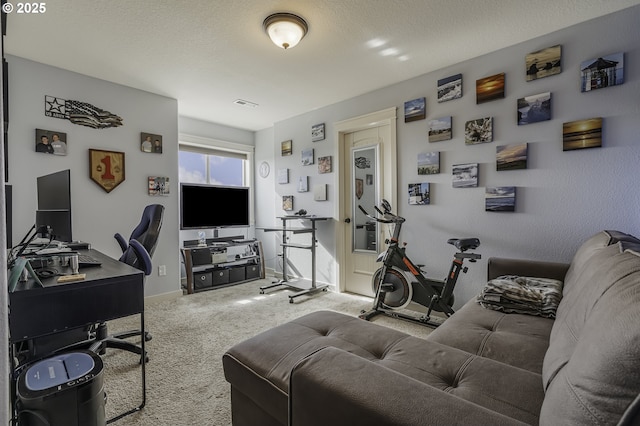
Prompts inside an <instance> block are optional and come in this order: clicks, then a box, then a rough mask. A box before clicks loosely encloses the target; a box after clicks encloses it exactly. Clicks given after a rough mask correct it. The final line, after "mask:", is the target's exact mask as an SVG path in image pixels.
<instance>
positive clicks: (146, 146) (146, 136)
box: [140, 133, 162, 154]
mask: <svg viewBox="0 0 640 426" xmlns="http://www.w3.org/2000/svg"><path fill="white" fill-rule="evenodd" d="M140 151H142V152H152V153H156V154H162V135H154V134H153V133H140Z"/></svg>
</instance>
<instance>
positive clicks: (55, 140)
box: [36, 129, 67, 155]
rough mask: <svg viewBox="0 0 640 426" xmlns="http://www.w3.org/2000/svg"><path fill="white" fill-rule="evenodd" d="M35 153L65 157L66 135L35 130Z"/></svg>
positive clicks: (51, 131)
mask: <svg viewBox="0 0 640 426" xmlns="http://www.w3.org/2000/svg"><path fill="white" fill-rule="evenodd" d="M36 152H41V153H45V154H53V155H67V134H66V133H62V132H56V131H53V130H43V129H36Z"/></svg>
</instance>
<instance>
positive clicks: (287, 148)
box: [280, 139, 293, 157]
mask: <svg viewBox="0 0 640 426" xmlns="http://www.w3.org/2000/svg"><path fill="white" fill-rule="evenodd" d="M291 154H293V141H292V140H291V139H289V140H288V141H284V142H282V143H281V144H280V155H281V156H283V157H284V156H285V155H291Z"/></svg>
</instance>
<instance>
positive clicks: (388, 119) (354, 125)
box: [334, 107, 398, 292]
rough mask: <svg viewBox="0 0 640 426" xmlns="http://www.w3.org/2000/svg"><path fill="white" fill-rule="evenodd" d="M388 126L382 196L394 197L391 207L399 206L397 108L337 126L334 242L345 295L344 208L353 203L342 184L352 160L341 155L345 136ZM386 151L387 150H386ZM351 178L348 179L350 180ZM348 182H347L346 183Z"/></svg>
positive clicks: (340, 122) (346, 121)
mask: <svg viewBox="0 0 640 426" xmlns="http://www.w3.org/2000/svg"><path fill="white" fill-rule="evenodd" d="M384 125H388V126H389V133H390V138H389V144H390V145H389V155H384V157H383V161H384V170H385V172H386V174H387V176H383V178H382V179H381V182H382V185H383V187H384V191H383V193H386V194H391V197H390V198H391V199H390V200H389V201H390V202H391V205H392V206H396V205H397V202H396V201H397V191H396V188H397V177H398V173H397V164H396V157H397V154H396V107H391V108H387V109H383V110H381V111H377V112H372V113H369V114H365V115H361V116H359V117H354V118H350V119H347V120H343V121H338V122H336V123H334V130H335V140H336V142H337V144H336V145H337V146H336V151H335V152H336V162H335V164H336V170H337V174H336V175H337V177H336V188H337V190H336V194H337V197H336V198H337V203H336V204H335V214H334V217H336V218H338V222H337V224H336V227H335V242H336V257H337V269H338V270H337V277H338V285H337V288H336V290H337V291H338V292H343V291H344V289H345V285H346V284H345V269H344V268H343V267H342V265H344V264H345V261H346V256H347V255H348V250H349V249H350V248H349V247H344V238H343V236H344V233H345V232H350V231H351V228H350V227H351V225H348V224H346V223H345V222H344V220H345V219H346V217H345V215H344V207H345V206H346V203H348V202H349V201H350V200H346V199H345V196H344V191H343V190H342V185H345V184H346V183H345V181H344V180H343V179H344V178H345V177H346V175H345V173H346V163H347V161H348V160H349V159H348V158H344V155H342V153H343V152H344V149H343V148H344V135H345V134H348V133H353V132H356V131H358V130H364V129H369V128H372V127H380V126H384ZM385 151H387V150H386V149H385ZM347 178H348V177H347ZM347 182H348V181H347Z"/></svg>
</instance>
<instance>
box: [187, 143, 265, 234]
mask: <svg viewBox="0 0 640 426" xmlns="http://www.w3.org/2000/svg"><path fill="white" fill-rule="evenodd" d="M182 147H188V148H187V149H185V151H189V150H190V151H196V152H197V151H201V152H202V153H203V154H209V155H224V154H225V153H226V154H236V155H235V156H234V155H229V156H230V157H242V156H244V157H246V161H247V162H246V166H245V167H244V170H243V174H244V176H243V182H244V186H245V187H248V188H249V203H250V204H249V205H250V209H249V210H250V212H249V223H250V226H251V227H254V226H255V214H254V213H255V205H254V199H255V198H254V176H253V175H254V174H253V169H254V164H253V163H254V152H255V147H254V146H253V145H244V144H240V143H236V142H228V141H223V140H219V139H213V138H205V137H201V136H193V135H188V134H182V133H181V134H179V135H178V151H181V150H182ZM207 163H208V161H207ZM208 168H209V165H208V164H207V174H208ZM208 178H209V176H207V179H208ZM178 183H180V182H178Z"/></svg>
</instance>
